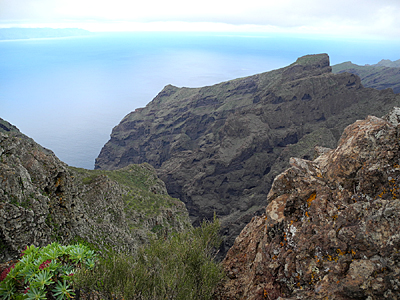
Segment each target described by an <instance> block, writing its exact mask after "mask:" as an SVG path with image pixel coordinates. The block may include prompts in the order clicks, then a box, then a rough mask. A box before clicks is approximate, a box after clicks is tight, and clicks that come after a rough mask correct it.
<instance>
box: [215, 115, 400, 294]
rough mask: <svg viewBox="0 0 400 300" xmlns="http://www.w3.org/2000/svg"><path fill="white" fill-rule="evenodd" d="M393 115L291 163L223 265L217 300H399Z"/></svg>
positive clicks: (397, 151) (399, 186)
mask: <svg viewBox="0 0 400 300" xmlns="http://www.w3.org/2000/svg"><path fill="white" fill-rule="evenodd" d="M399 124H400V109H399V108H395V109H394V110H393V111H392V112H391V113H390V114H389V115H388V116H386V117H385V118H383V119H380V118H377V117H372V116H369V117H367V118H366V119H365V120H362V121H357V122H355V123H354V124H352V125H350V126H348V127H347V128H346V129H345V131H344V133H343V135H342V137H341V139H340V142H339V144H338V147H337V148H336V149H334V150H327V149H325V150H324V149H322V150H324V151H322V152H323V153H324V154H322V155H321V156H319V157H318V158H316V159H315V160H313V161H311V160H304V159H299V158H292V159H291V165H292V166H291V167H290V168H289V169H287V170H286V171H284V172H283V173H281V174H280V175H279V176H277V177H276V178H275V180H274V183H273V186H272V189H271V190H270V192H269V194H268V199H267V202H268V203H269V204H268V206H267V208H266V212H265V213H264V214H263V215H261V216H256V217H254V218H253V219H252V221H251V222H250V223H249V224H248V225H247V226H246V227H245V228H244V229H243V231H242V232H241V234H240V235H239V236H238V237H237V239H236V241H235V244H234V246H233V247H232V248H231V249H230V250H229V252H228V254H227V256H226V258H225V260H224V261H223V264H224V267H225V269H226V272H227V274H228V276H229V278H228V280H227V281H226V282H225V283H224V284H223V286H222V287H221V289H220V290H219V296H218V297H217V298H218V299H248V300H253V299H282V300H283V299H291V300H292V299H293V300H294V299H338V300H344V299H371V300H373V299H399V298H400V296H399V295H400V252H399V251H400V234H399V232H400V199H399V195H400V165H399V164H400V144H399V135H400V126H399Z"/></svg>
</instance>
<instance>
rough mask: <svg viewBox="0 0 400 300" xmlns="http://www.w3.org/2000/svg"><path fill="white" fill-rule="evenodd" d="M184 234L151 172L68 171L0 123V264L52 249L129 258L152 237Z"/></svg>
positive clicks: (174, 204) (175, 203)
mask: <svg viewBox="0 0 400 300" xmlns="http://www.w3.org/2000/svg"><path fill="white" fill-rule="evenodd" d="M190 226H191V224H190V222H189V218H188V213H187V210H186V208H185V206H184V204H183V203H182V202H181V201H179V200H177V199H173V198H171V197H170V196H168V194H167V191H166V188H165V184H164V183H163V182H162V181H161V180H159V179H158V177H157V176H156V173H155V170H154V168H152V167H151V166H150V165H148V164H142V165H130V166H127V167H126V168H124V169H121V170H118V171H93V170H85V169H78V168H72V167H69V166H67V165H66V164H65V163H63V162H61V161H60V160H59V159H58V158H57V157H56V156H55V155H54V153H53V152H51V151H50V150H47V149H45V148H43V147H41V146H40V145H38V144H37V143H35V142H34V141H33V140H32V139H30V138H28V137H26V136H25V135H23V134H22V133H20V132H19V130H18V129H17V128H16V127H15V126H12V125H11V124H9V123H8V122H6V121H4V120H1V119H0V262H2V261H7V260H10V259H14V258H16V257H17V256H18V254H19V253H20V252H21V250H23V249H24V248H25V246H26V245H36V246H44V245H47V244H49V243H51V242H53V241H58V242H61V243H63V244H67V243H74V242H83V243H86V244H89V245H91V246H92V247H93V248H95V249H98V250H110V249H114V250H115V251H122V250H123V251H125V252H133V251H135V249H136V248H137V247H138V246H139V245H141V244H143V243H144V242H146V241H147V240H148V239H149V236H150V235H154V234H155V233H159V234H167V233H168V232H170V231H173V230H182V229H184V228H187V227H190Z"/></svg>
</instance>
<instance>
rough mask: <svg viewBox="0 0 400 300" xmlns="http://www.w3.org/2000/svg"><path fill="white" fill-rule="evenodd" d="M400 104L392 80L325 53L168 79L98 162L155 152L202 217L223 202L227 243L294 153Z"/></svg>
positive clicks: (176, 191) (332, 142) (153, 159)
mask: <svg viewBox="0 0 400 300" xmlns="http://www.w3.org/2000/svg"><path fill="white" fill-rule="evenodd" d="M396 105H400V95H395V94H394V93H393V91H392V90H383V91H378V90H375V89H371V88H364V87H363V86H362V84H361V81H360V78H359V77H358V76H356V75H353V74H349V73H343V74H333V73H332V72H331V67H330V65H329V57H328V55H326V54H320V55H308V56H304V57H301V58H299V59H298V60H297V61H296V62H295V63H293V64H292V65H290V66H288V67H285V68H282V69H278V70H274V71H271V72H267V73H263V74H257V75H254V76H250V77H246V78H240V79H235V80H231V81H227V82H223V83H220V84H216V85H213V86H207V87H203V88H177V87H174V86H172V85H168V86H166V87H165V88H164V89H163V90H162V91H161V92H160V93H159V94H158V95H157V97H155V98H154V99H153V100H152V101H151V102H150V103H149V104H148V105H147V106H146V107H144V108H141V109H137V110H136V111H134V112H132V113H130V114H128V115H127V116H126V117H125V118H124V119H123V120H122V121H121V123H120V124H119V125H118V126H116V127H115V128H114V129H113V132H112V134H111V139H110V141H109V142H108V143H107V144H106V145H105V146H104V147H103V149H102V151H101V153H100V155H99V157H98V158H97V159H96V168H97V169H118V168H121V167H124V166H127V165H129V164H131V163H143V162H147V163H149V164H151V165H152V166H154V167H155V168H156V169H157V173H158V175H159V176H160V178H161V179H162V180H163V181H164V182H165V183H166V186H167V189H168V192H169V193H170V195H172V196H173V197H177V198H180V199H181V200H182V201H183V202H184V203H185V204H186V206H187V208H188V210H189V214H190V217H191V220H192V222H193V223H194V224H198V223H199V222H200V221H201V220H202V219H203V218H208V219H211V218H212V216H213V213H214V212H216V213H217V215H218V216H219V217H220V219H221V223H222V226H223V229H224V234H225V235H226V237H227V239H226V248H225V251H227V249H228V248H229V247H230V246H231V245H232V244H233V241H234V239H235V237H236V236H237V235H238V234H239V233H240V231H241V230H242V229H243V227H244V226H245V224H247V223H248V222H249V221H250V220H251V218H252V217H253V216H254V215H255V214H260V213H261V212H263V211H264V207H265V206H266V205H267V204H268V201H267V194H268V192H269V190H270V188H271V185H272V182H273V179H274V178H275V176H277V175H278V174H279V173H280V172H282V171H283V170H284V169H285V168H287V167H288V163H289V158H290V157H291V156H296V157H300V158H306V159H311V158H312V157H313V155H314V154H313V153H314V150H313V149H314V146H316V145H319V146H324V147H331V148H333V147H335V146H336V144H337V141H338V139H339V137H340V135H341V133H342V131H343V129H344V128H345V127H346V126H347V125H349V124H351V123H352V122H354V121H355V120H357V119H363V118H365V117H366V116H367V115H368V114H372V113H373V114H377V115H383V114H385V113H386V112H388V111H389V109H390V108H391V107H393V106H396Z"/></svg>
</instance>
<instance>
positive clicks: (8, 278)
mask: <svg viewBox="0 0 400 300" xmlns="http://www.w3.org/2000/svg"><path fill="white" fill-rule="evenodd" d="M96 260H97V259H96V255H95V253H94V251H92V250H90V249H89V248H87V247H86V246H83V245H70V246H63V245H60V244H58V243H52V244H49V245H47V246H46V247H43V248H36V247H35V246H34V245H31V246H27V247H26V249H25V250H24V251H23V252H22V253H21V259H20V260H19V261H18V262H16V263H15V264H13V265H11V266H10V267H8V268H7V269H5V270H4V271H3V272H2V273H1V275H0V297H1V299H4V300H9V299H26V300H33V299H57V300H64V299H72V298H74V296H75V293H74V288H73V276H74V274H75V273H76V272H77V270H78V269H80V268H82V267H84V268H85V269H86V270H91V269H93V268H94V266H95V263H96Z"/></svg>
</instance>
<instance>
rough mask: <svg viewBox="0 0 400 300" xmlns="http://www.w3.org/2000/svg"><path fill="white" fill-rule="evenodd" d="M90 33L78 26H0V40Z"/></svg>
mask: <svg viewBox="0 0 400 300" xmlns="http://www.w3.org/2000/svg"><path fill="white" fill-rule="evenodd" d="M90 34H91V32H90V31H87V30H84V29H80V28H0V40H20V39H35V38H60V37H70V36H84V35H90Z"/></svg>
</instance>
